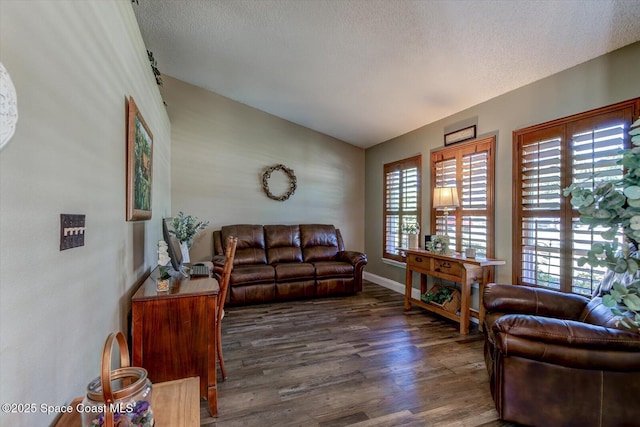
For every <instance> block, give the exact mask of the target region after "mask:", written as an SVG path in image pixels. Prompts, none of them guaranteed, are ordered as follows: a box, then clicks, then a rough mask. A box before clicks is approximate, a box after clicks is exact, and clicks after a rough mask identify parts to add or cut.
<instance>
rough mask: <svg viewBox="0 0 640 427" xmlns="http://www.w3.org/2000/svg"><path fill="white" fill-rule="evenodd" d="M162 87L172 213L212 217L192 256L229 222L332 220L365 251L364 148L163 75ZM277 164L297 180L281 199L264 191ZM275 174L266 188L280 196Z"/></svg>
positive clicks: (203, 255) (203, 256)
mask: <svg viewBox="0 0 640 427" xmlns="http://www.w3.org/2000/svg"><path fill="white" fill-rule="evenodd" d="M161 92H162V95H163V97H164V99H165V101H166V102H167V104H168V107H167V110H168V113H169V117H170V118H171V136H172V143H171V144H172V145H171V159H172V160H171V164H172V177H171V199H172V204H171V208H172V211H173V214H177V213H178V212H179V211H184V212H185V213H188V214H192V215H195V216H197V217H198V218H199V219H202V220H208V221H210V226H209V228H208V229H207V230H205V231H204V232H202V233H200V235H199V236H198V238H197V239H196V240H195V242H194V246H193V248H192V249H191V257H192V261H198V260H207V259H211V253H212V243H211V233H212V231H213V230H214V229H220V227H221V226H223V225H229V224H247V223H248V224H299V223H323V224H334V225H335V226H336V227H338V228H340V230H341V232H342V235H343V238H344V241H345V246H346V247H347V249H351V250H359V251H362V250H363V248H364V227H363V221H364V150H363V149H361V148H358V147H355V146H353V145H350V144H347V143H345V142H342V141H339V140H337V139H335V138H332V137H329V136H327V135H324V134H321V133H318V132H315V131H313V130H310V129H307V128H304V127H301V126H298V125H295V124H293V123H291V122H288V121H286V120H282V119H280V118H277V117H275V116H272V115H270V114H267V113H265V112H262V111H259V110H256V109H255V108H251V107H248V106H246V105H244V104H240V103H238V102H235V101H232V100H230V99H228V98H225V97H223V96H221V95H218V94H215V93H212V92H209V91H206V90H204V89H201V88H199V87H196V86H193V85H190V84H187V83H184V82H182V81H179V80H176V79H174V78H171V77H168V76H167V77H165V78H164V85H163V87H162V89H161ZM274 102H277V100H274ZM276 164H284V165H285V166H286V167H288V168H291V169H293V171H294V173H295V175H296V178H297V185H298V188H297V190H296V191H295V193H294V194H293V195H292V196H291V197H290V198H289V199H288V200H286V201H284V202H279V201H275V200H272V199H270V198H268V197H267V196H266V195H265V194H264V193H263V191H262V184H261V176H262V172H263V170H264V169H265V168H267V167H269V166H273V165H276ZM277 176H279V177H280V178H283V176H282V175H277V174H276V173H274V174H273V182H272V184H270V188H271V189H272V193H274V194H277V195H280V194H282V190H284V184H285V183H284V182H283V181H284V179H281V181H280V182H278V181H277V180H276V177H277ZM278 184H282V185H280V186H277V185H278Z"/></svg>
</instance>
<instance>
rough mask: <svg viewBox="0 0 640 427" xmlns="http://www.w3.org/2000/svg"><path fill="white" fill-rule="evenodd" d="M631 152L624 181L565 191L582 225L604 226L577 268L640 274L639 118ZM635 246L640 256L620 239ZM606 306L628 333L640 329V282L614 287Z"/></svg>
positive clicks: (574, 186)
mask: <svg viewBox="0 0 640 427" xmlns="http://www.w3.org/2000/svg"><path fill="white" fill-rule="evenodd" d="M629 135H630V136H631V144H632V148H630V149H625V150H622V151H621V154H622V158H621V159H620V160H618V164H619V165H622V166H623V167H624V169H625V174H624V175H623V177H622V179H620V180H615V181H611V180H609V181H602V182H600V183H598V184H596V185H595V187H594V188H593V189H592V188H590V185H589V188H588V187H586V186H581V185H580V184H576V183H573V184H571V185H570V186H569V187H567V188H565V189H564V191H563V194H564V196H565V197H568V196H571V204H572V206H574V207H575V208H577V209H578V212H580V221H581V222H582V223H584V224H587V225H589V227H590V228H592V229H593V228H595V227H602V228H604V229H605V230H604V231H603V232H602V233H601V236H602V238H603V239H604V240H605V242H603V243H594V244H593V245H592V247H591V249H590V250H589V251H588V252H587V256H586V257H581V258H580V259H579V260H578V265H580V266H583V265H585V264H589V265H590V266H592V267H606V268H608V269H609V270H612V271H614V272H615V273H619V274H630V275H634V274H635V273H636V272H638V270H640V257H639V255H638V252H637V249H639V248H638V242H640V119H638V120H636V121H635V122H634V123H633V124H632V125H631V130H630V131H629ZM620 230H622V234H623V238H624V239H625V240H626V241H628V242H631V243H632V244H633V245H634V247H635V248H636V251H634V252H633V253H630V251H629V249H628V245H627V244H625V243H623V244H619V242H618V239H617V237H616V236H617V234H618V233H619V232H620ZM602 302H603V304H604V305H605V306H607V307H610V308H611V311H612V313H613V314H615V315H616V316H617V317H618V321H619V322H620V323H621V324H622V325H624V326H625V327H627V328H632V327H635V328H636V329H638V330H640V279H636V280H633V281H632V282H631V283H630V284H628V285H627V286H624V285H622V284H621V283H619V282H614V284H613V286H612V289H611V290H610V292H609V293H608V294H606V295H603V297H602Z"/></svg>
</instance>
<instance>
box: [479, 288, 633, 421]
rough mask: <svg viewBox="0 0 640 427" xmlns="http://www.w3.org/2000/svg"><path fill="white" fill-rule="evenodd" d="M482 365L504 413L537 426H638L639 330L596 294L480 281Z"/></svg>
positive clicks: (504, 417) (500, 414) (505, 416)
mask: <svg viewBox="0 0 640 427" xmlns="http://www.w3.org/2000/svg"><path fill="white" fill-rule="evenodd" d="M483 300H484V307H485V310H486V316H485V320H484V334H485V348H484V352H485V363H486V365H487V370H488V371H489V377H490V378H489V381H490V387H491V394H492V396H493V399H494V401H495V405H496V409H497V411H498V414H499V416H500V418H501V419H503V420H506V421H512V422H516V423H518V424H523V425H529V426H540V427H543V426H544V427H554V426H572V427H573V426H580V427H585V426H599V427H604V426H637V425H640V399H639V397H640V333H637V332H636V331H629V330H623V329H620V328H622V326H616V325H615V323H616V319H615V318H614V316H613V315H612V314H611V311H610V309H609V308H607V307H605V306H604V305H602V300H601V298H600V297H597V298H593V299H588V298H585V297H582V296H579V295H575V294H567V293H562V292H556V291H552V290H547V289H541V288H533V287H527V286H517V285H500V284H489V285H487V286H486V287H485V290H484V294H483Z"/></svg>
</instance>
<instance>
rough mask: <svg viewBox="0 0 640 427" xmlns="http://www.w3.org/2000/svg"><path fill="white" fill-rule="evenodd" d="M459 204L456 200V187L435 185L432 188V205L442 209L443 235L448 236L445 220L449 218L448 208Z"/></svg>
mask: <svg viewBox="0 0 640 427" xmlns="http://www.w3.org/2000/svg"><path fill="white" fill-rule="evenodd" d="M458 206H460V201H459V200H458V189H457V188H456V187H436V188H434V189H433V207H434V208H435V209H444V218H445V220H444V235H445V236H448V235H449V234H448V231H447V228H448V227H447V222H448V218H449V208H453V209H455V208H457V207H458Z"/></svg>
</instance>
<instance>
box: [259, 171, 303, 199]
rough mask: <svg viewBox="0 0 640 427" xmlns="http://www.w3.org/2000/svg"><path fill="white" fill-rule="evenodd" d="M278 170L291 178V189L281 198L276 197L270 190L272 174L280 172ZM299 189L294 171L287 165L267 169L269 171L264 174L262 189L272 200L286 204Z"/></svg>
mask: <svg viewBox="0 0 640 427" xmlns="http://www.w3.org/2000/svg"><path fill="white" fill-rule="evenodd" d="M278 170H279V171H282V172H283V173H284V174H286V175H287V176H288V177H289V189H288V190H287V191H286V192H285V193H284V194H281V195H280V196H276V195H275V194H273V193H271V190H269V178H271V174H272V173H273V172H274V171H278ZM297 187H298V184H297V180H296V176H295V175H294V174H293V169H289V168H288V167H286V166H285V165H275V166H271V167H269V168H267V170H265V171H264V173H263V174H262V189H263V190H264V192H265V194H266V195H267V197H269V198H270V199H273V200H277V201H279V202H284V201H285V200H287V199H288V198H289V197H291V195H292V194H293V193H294V192H295V191H296V188H297Z"/></svg>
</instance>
